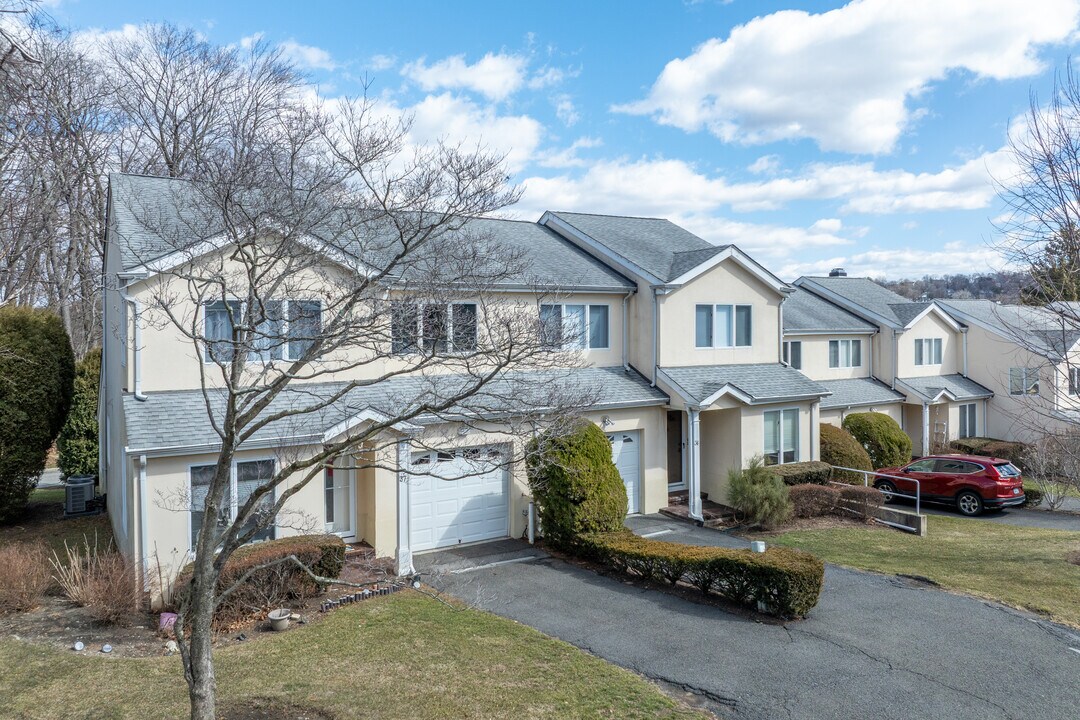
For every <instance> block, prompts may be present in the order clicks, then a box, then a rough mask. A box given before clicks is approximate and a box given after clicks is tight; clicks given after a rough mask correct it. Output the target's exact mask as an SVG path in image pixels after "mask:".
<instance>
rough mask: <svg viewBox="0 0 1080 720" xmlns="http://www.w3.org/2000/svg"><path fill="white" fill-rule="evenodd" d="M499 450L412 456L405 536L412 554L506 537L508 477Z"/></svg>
mask: <svg viewBox="0 0 1080 720" xmlns="http://www.w3.org/2000/svg"><path fill="white" fill-rule="evenodd" d="M502 461H503V456H502V454H501V453H500V451H499V450H498V449H497V448H491V447H483V448H466V449H463V450H455V451H439V452H423V453H414V454H413V456H412V471H413V472H414V473H417V474H415V475H411V476H409V478H408V482H409V484H410V487H409V513H410V514H409V534H410V541H411V545H412V549H413V551H414V552H418V551H421V550H431V549H434V548H441V547H449V546H452V545H459V544H461V543H469V542H479V541H481V540H494V539H497V538H503V537H506V536H507V534H509V532H510V528H509V524H510V507H509V497H510V496H509V490H508V488H507V472H506V469H505V468H503V467H502V466H501V465H500V464H499V463H501V462H502Z"/></svg>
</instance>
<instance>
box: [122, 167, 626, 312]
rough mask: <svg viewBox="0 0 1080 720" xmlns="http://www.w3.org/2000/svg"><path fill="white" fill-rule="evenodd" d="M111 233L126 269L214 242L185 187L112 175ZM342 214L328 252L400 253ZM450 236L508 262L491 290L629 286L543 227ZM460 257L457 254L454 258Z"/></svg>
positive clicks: (515, 225) (364, 257) (484, 221)
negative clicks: (509, 267)
mask: <svg viewBox="0 0 1080 720" xmlns="http://www.w3.org/2000/svg"><path fill="white" fill-rule="evenodd" d="M109 187H110V192H111V210H112V218H111V219H112V228H111V232H110V237H109V240H110V242H115V243H116V244H117V245H118V247H119V251H120V258H121V265H122V268H123V269H124V270H131V269H133V268H136V267H139V266H140V265H144V264H146V263H148V262H152V261H154V260H157V259H160V258H162V257H164V256H167V255H170V254H172V253H174V252H176V251H177V250H180V249H182V248H183V247H187V246H188V243H190V244H194V243H196V242H198V241H199V240H205V239H206V238H210V237H213V236H214V235H215V234H217V231H218V228H217V227H209V226H207V223H208V222H209V220H208V217H209V214H206V215H204V214H203V213H199V212H197V211H195V210H194V208H195V207H196V206H197V205H198V202H197V198H196V191H195V189H194V187H193V186H192V185H191V183H189V182H187V181H185V180H177V179H173V178H158V177H147V176H142V175H125V174H113V175H112V176H110V185H109ZM345 218H346V213H344V212H342V213H341V214H340V216H339V217H337V218H334V219H333V220H327V221H326V222H324V223H322V224H321V225H319V226H318V227H316V228H315V229H313V230H312V234H315V235H316V236H321V237H322V239H323V240H325V241H326V242H328V243H329V244H330V245H331V246H332V247H334V248H337V249H340V250H342V251H343V252H344V253H346V254H347V255H351V256H352V257H354V258H356V259H358V260H361V261H363V262H365V263H367V264H369V265H374V266H376V267H378V266H379V263H380V257H381V258H384V262H389V257H391V256H392V254H393V253H394V252H395V250H396V248H397V247H398V246H400V241H399V240H398V239H397V237H395V236H393V235H392V234H390V233H386V232H383V231H380V224H379V223H365V224H363V226H362V232H364V233H365V235H364V236H363V237H359V236H358V232H361V231H358V230H357V229H356V228H357V227H358V226H360V224H359V223H356V222H347V221H346V220H345ZM456 237H459V238H460V237H465V238H468V239H469V241H470V242H475V243H476V244H477V245H479V244H480V243H484V244H485V245H487V246H489V247H491V248H492V251H493V253H494V254H497V255H501V256H503V257H507V258H514V262H513V264H514V266H515V270H517V269H521V271H520V272H513V273H510V274H508V275H507V276H505V277H499V278H498V281H497V283H496V284H497V285H517V286H526V287H531V286H534V285H539V286H544V287H551V286H554V287H556V288H560V289H567V290H569V289H579V290H587V289H597V290H617V291H621V290H627V289H630V288H633V287H634V285H633V283H632V282H631V281H630V280H628V279H627V278H625V277H623V276H622V275H620V274H619V273H618V272H617V271H615V270H614V269H612V268H610V267H608V266H607V265H605V264H604V263H602V262H600V261H599V260H597V259H595V258H593V257H592V256H590V255H588V254H587V253H585V252H584V251H582V250H580V249H579V248H577V247H576V246H575V245H573V243H570V242H568V241H567V240H565V239H564V238H562V237H560V236H559V235H558V234H557V233H555V232H553V231H552V230H549V229H548V228H546V227H544V226H542V225H540V224H538V223H533V222H525V221H520V220H500V219H491V218H474V219H470V220H468V221H466V223H465V225H464V227H463V228H462V230H461V231H459V234H458V235H457V236H456ZM437 245H438V242H434V243H431V244H429V246H428V248H427V250H426V251H425V252H426V254H428V255H430V256H431V260H432V261H433V262H438V259H439V251H438V247H437ZM457 252H458V254H460V251H457ZM411 264H412V268H410V269H406V270H405V271H404V273H403V277H404V278H406V279H407V278H408V272H410V271H414V272H422V271H423V268H424V262H423V258H417V259H416V260H415V261H413V262H412V263H411Z"/></svg>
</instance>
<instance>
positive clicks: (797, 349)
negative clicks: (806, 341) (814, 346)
mask: <svg viewBox="0 0 1080 720" xmlns="http://www.w3.org/2000/svg"><path fill="white" fill-rule="evenodd" d="M784 362H786V363H787V364H788V365H790V366H791V367H793V368H795V369H796V370H802V342H801V341H799V340H788V341H787V342H785V343H784Z"/></svg>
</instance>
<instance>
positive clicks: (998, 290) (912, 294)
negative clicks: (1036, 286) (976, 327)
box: [878, 272, 1031, 303]
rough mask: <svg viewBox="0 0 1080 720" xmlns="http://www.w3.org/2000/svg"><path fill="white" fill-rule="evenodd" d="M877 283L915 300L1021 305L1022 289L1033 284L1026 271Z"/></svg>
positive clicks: (928, 277) (925, 277)
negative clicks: (949, 300)
mask: <svg viewBox="0 0 1080 720" xmlns="http://www.w3.org/2000/svg"><path fill="white" fill-rule="evenodd" d="M878 282H880V283H881V284H882V285H884V286H885V287H887V288H889V289H890V290H892V291H893V292H895V293H899V294H900V295H903V296H904V297H906V298H911V299H912V300H931V299H934V298H952V299H954V300H995V301H998V302H1003V303H1018V302H1020V289H1021V288H1023V287H1025V286H1026V285H1028V284H1030V283H1031V276H1030V275H1028V274H1027V273H1023V272H995V273H978V274H975V275H942V276H940V277H932V276H930V275H926V276H924V277H923V278H921V279H919V280H885V281H883V280H879V281H878Z"/></svg>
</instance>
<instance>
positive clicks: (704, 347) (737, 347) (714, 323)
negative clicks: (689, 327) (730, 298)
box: [693, 303, 754, 350]
mask: <svg viewBox="0 0 1080 720" xmlns="http://www.w3.org/2000/svg"><path fill="white" fill-rule="evenodd" d="M699 307H712V313H713V315H712V344H711V345H698V344H697V309H698V308H699ZM718 307H729V308H731V325H730V327H729V328H728V329H729V330H730V331H731V332H730V335H731V345H717V344H716V338H717V335H718V334H719V333H717V332H716V328H717V327H718V323H717V318H716V316H717V310H716V308H718ZM741 307H744V308H750V342H749V343H748V344H746V345H736V344H735V343H736V340H735V317H736V315H737V314H738V312H737V310H736V308H741ZM693 333H694V349H695V350H743V349H747V348H752V347H754V306H753V305H751V304H749V303H712V304H711V305H710V304H709V303H695V305H694V329H693Z"/></svg>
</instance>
